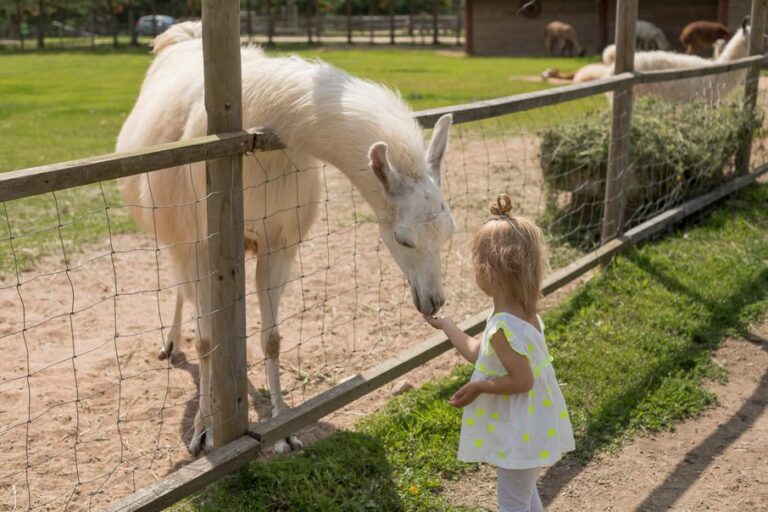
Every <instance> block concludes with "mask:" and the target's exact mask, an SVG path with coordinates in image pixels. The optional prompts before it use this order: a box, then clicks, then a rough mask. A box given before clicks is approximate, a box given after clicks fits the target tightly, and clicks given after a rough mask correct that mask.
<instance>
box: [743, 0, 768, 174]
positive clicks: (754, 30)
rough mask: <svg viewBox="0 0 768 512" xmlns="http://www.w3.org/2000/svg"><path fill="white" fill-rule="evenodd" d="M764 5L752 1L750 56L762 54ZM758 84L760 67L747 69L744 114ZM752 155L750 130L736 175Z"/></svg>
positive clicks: (746, 168) (753, 103)
mask: <svg viewBox="0 0 768 512" xmlns="http://www.w3.org/2000/svg"><path fill="white" fill-rule="evenodd" d="M765 4H766V0H752V11H751V15H750V20H751V26H750V32H749V50H748V53H749V55H750V56H752V55H759V54H761V53H763V47H764V44H763V34H764V32H765ZM759 83H760V66H759V65H758V66H753V67H751V68H749V69H747V74H746V80H745V84H744V112H745V113H747V114H751V113H752V112H754V110H755V107H756V106H757V94H758V86H759ZM751 155H752V129H751V128H750V129H749V133H748V134H747V136H746V137H745V138H744V140H743V141H742V143H741V147H740V148H739V152H738V153H737V155H736V174H737V175H743V174H747V173H748V172H749V161H750V157H751Z"/></svg>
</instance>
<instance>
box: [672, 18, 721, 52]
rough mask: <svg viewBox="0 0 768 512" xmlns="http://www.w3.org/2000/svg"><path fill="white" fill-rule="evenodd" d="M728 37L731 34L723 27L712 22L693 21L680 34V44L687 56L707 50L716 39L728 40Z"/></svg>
mask: <svg viewBox="0 0 768 512" xmlns="http://www.w3.org/2000/svg"><path fill="white" fill-rule="evenodd" d="M730 37H731V33H730V32H729V31H728V29H727V28H726V27H725V25H723V24H722V23H717V22H714V21H693V22H691V23H689V24H687V25H686V26H685V28H683V31H682V32H680V42H681V43H683V46H684V47H685V53H687V54H689V55H691V54H693V53H696V51H697V50H709V49H710V48H712V44H713V43H714V42H715V41H717V40H718V39H725V40H728V39H730Z"/></svg>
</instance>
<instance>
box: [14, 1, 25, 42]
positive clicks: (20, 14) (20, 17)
mask: <svg viewBox="0 0 768 512" xmlns="http://www.w3.org/2000/svg"><path fill="white" fill-rule="evenodd" d="M23 24H24V12H23V11H22V10H21V0H16V27H17V28H18V30H19V44H20V45H21V49H22V50H23V49H24V32H22V29H21V27H22V25H23Z"/></svg>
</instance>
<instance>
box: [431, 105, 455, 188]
mask: <svg viewBox="0 0 768 512" xmlns="http://www.w3.org/2000/svg"><path fill="white" fill-rule="evenodd" d="M451 124H453V116H452V115H451V114H445V115H444V116H443V117H441V118H440V119H438V120H437V123H435V127H434V129H433V130H432V140H431V141H430V142H429V148H427V164H429V171H430V172H431V173H432V177H433V178H434V179H435V182H436V183H437V184H438V185H440V166H441V164H442V162H443V156H444V155H445V149H446V148H447V147H448V135H449V134H450V133H451Z"/></svg>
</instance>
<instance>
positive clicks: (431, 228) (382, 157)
mask: <svg viewBox="0 0 768 512" xmlns="http://www.w3.org/2000/svg"><path fill="white" fill-rule="evenodd" d="M451 123H452V117H451V115H450V114H449V115H445V116H443V117H441V118H440V120H439V121H438V122H437V124H436V125H435V128H434V130H433V133H432V140H431V142H430V143H429V146H428V148H427V152H426V157H425V159H424V162H423V165H424V168H425V169H420V170H418V171H422V172H401V171H402V170H401V169H396V168H395V167H394V166H393V165H392V159H391V158H389V157H388V152H389V151H390V149H389V147H388V146H387V144H385V143H384V142H377V143H376V144H374V145H373V146H371V148H370V150H369V152H368V156H369V158H370V167H371V170H372V171H373V173H374V175H375V176H376V178H377V179H378V180H379V182H381V184H382V186H383V188H384V196H385V200H386V203H387V206H388V208H387V212H386V213H384V214H383V215H380V216H379V233H380V234H381V239H382V240H383V241H384V244H385V245H386V246H387V248H388V249H389V252H390V253H391V254H392V257H393V258H394V259H395V262H396V263H397V265H398V266H399V267H400V269H401V270H402V271H403V273H404V274H405V277H406V279H407V280H408V283H409V284H410V286H411V296H412V298H413V303H414V304H415V305H416V309H418V310H419V311H420V312H421V313H423V314H425V315H433V314H435V313H436V312H437V311H438V310H439V309H440V307H441V306H442V305H443V303H444V302H445V297H444V295H443V287H442V282H441V279H440V249H441V248H442V246H443V245H444V244H445V242H446V240H448V238H449V237H450V236H451V235H452V234H453V230H454V227H455V225H454V222H453V217H452V216H451V211H450V209H449V208H448V205H447V204H446V202H445V201H444V200H443V195H442V193H441V191H440V164H441V162H442V160H443V155H444V154H445V149H446V147H447V145H448V134H449V132H450V127H451ZM392 151H396V148H393V149H392ZM424 171H425V172H424Z"/></svg>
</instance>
